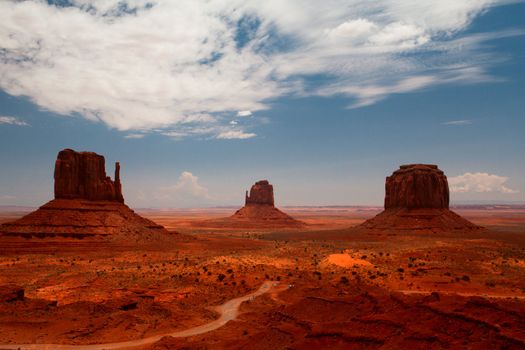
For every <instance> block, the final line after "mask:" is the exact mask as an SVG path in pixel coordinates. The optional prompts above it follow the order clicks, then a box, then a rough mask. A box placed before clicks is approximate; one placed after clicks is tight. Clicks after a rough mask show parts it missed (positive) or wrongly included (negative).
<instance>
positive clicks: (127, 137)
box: [124, 134, 146, 139]
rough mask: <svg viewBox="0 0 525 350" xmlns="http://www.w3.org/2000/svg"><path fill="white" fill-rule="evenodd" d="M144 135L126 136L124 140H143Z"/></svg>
mask: <svg viewBox="0 0 525 350" xmlns="http://www.w3.org/2000/svg"><path fill="white" fill-rule="evenodd" d="M145 136H146V135H145V134H127V135H124V138H125V139H143V138H144V137H145Z"/></svg>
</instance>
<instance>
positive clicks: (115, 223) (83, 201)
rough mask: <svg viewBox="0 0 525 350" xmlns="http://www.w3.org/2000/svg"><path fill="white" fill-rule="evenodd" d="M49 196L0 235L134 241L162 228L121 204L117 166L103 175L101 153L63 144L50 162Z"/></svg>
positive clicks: (9, 224) (104, 171) (146, 237)
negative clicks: (52, 168) (52, 194)
mask: <svg viewBox="0 0 525 350" xmlns="http://www.w3.org/2000/svg"><path fill="white" fill-rule="evenodd" d="M54 178H55V199H54V200H51V201H50V202H48V203H46V204H44V205H43V206H41V207H40V208H39V209H38V210H36V211H34V212H32V213H30V214H28V215H26V216H24V217H22V218H21V219H19V220H16V221H14V222H10V223H5V224H3V225H1V226H0V236H21V237H25V238H31V237H40V238H45V237H72V238H85V237H99V238H101V237H109V238H112V237H118V238H124V239H130V240H131V241H133V240H136V241H140V240H142V239H148V238H150V237H153V236H155V235H157V234H159V233H161V234H164V233H167V231H166V230H165V229H164V227H162V226H160V225H157V224H155V223H154V222H153V221H150V220H148V219H145V218H143V217H141V216H139V215H137V214H136V213H135V212H134V211H133V210H131V209H130V208H129V207H128V206H127V205H125V204H124V197H123V196H122V186H121V183H120V165H119V163H116V165H115V180H114V181H113V180H111V178H110V177H109V176H106V170H105V160H104V157H103V156H101V155H98V154H96V153H93V152H75V151H73V150H71V149H65V150H62V151H60V152H59V153H58V156H57V160H56V162H55V173H54Z"/></svg>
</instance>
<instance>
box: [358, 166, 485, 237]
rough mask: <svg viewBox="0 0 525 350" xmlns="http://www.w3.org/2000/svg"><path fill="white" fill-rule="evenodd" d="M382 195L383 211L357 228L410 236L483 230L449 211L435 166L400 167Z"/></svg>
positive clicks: (446, 194) (443, 184)
mask: <svg viewBox="0 0 525 350" xmlns="http://www.w3.org/2000/svg"><path fill="white" fill-rule="evenodd" d="M385 192H386V193H385V210H384V211H383V212H381V213H379V214H378V215H376V216H375V217H374V218H372V219H370V220H367V221H365V222H364V223H363V224H361V225H360V226H359V227H360V228H366V229H371V230H378V231H396V230H400V231H412V232H415V231H417V232H436V231H464V230H478V229H482V227H479V226H477V225H474V224H473V223H471V222H470V221H468V220H466V219H464V218H462V217H461V216H459V215H458V214H456V213H454V212H453V211H451V210H449V209H448V208H449V190H448V182H447V177H446V176H445V174H444V173H443V171H441V170H439V169H438V167H437V165H429V164H410V165H402V166H401V167H400V168H399V170H397V171H395V172H394V173H393V174H392V175H391V176H389V177H387V178H386V184H385Z"/></svg>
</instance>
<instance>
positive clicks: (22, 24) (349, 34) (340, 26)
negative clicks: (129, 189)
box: [0, 0, 522, 138]
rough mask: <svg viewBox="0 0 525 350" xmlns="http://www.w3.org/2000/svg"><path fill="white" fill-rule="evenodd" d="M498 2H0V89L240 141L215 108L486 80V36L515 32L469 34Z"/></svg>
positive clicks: (92, 115)
mask: <svg viewBox="0 0 525 350" xmlns="http://www.w3.org/2000/svg"><path fill="white" fill-rule="evenodd" d="M507 2H509V1H507V0H502V1H496V0H472V1H457V0H443V1H432V2H421V1H416V0H402V1H393V0H379V1H374V2H369V1H365V0H354V1H350V2H349V1H346V0H327V1H324V2H322V3H320V2H319V1H317V0H301V1H299V0H289V1H281V0H268V1H255V0H248V1H241V0H231V1H204V0H179V1H168V0H89V1H88V0H66V1H51V0H50V1H41V0H28V1H15V0H5V1H1V2H0V88H1V89H2V90H4V91H6V92H7V93H9V94H11V95H15V96H28V97H29V98H30V99H31V100H32V101H33V102H34V103H36V104H37V105H39V106H40V107H42V108H45V109H47V110H50V111H53V112H55V113H59V114H64V115H69V114H73V113H78V114H80V115H82V116H84V117H85V118H88V119H90V120H93V121H101V122H104V123H105V124H107V125H108V126H110V127H112V128H116V129H119V130H123V131H128V130H135V131H137V130H140V131H145V130H148V131H156V132H160V133H163V134H168V136H170V135H169V134H171V136H172V137H174V136H173V135H175V133H178V135H179V137H191V136H202V135H203V134H206V133H205V132H204V133H203V130H206V129H208V130H209V132H208V133H207V134H209V135H212V136H211V137H212V138H229V137H224V135H237V136H240V137H237V138H246V135H254V134H253V133H250V132H247V131H246V130H245V129H244V126H243V128H240V127H239V126H238V125H237V126H234V125H230V124H229V122H230V120H231V118H230V119H228V118H224V117H223V116H225V115H229V116H234V115H236V116H237V117H248V116H251V115H252V113H253V112H255V111H260V110H264V109H267V108H269V104H268V102H267V101H268V100H269V99H273V98H276V97H280V96H284V95H324V96H333V95H343V96H346V97H347V98H348V99H349V106H350V107H351V108H360V107H364V106H368V105H371V104H374V103H377V102H378V101H381V100H382V99H385V98H387V97H388V96H390V95H392V94H399V93H410V92H413V91H419V90H421V89H425V88H429V87H432V86H436V85H440V84H457V83H476V82H480V81H490V80H494V79H495V78H494V77H492V76H490V75H489V74H488V73H487V72H488V68H490V67H491V65H493V64H497V63H498V56H496V55H493V54H491V53H490V52H487V51H486V49H485V47H484V43H485V42H486V41H487V40H491V39H494V38H497V37H501V36H509V35H518V34H522V33H519V32H506V33H481V34H466V33H465V32H464V29H466V28H468V26H469V25H470V24H471V22H472V21H473V19H475V18H476V17H477V16H479V15H480V14H482V13H484V12H485V11H488V10H489V9H490V8H491V7H493V6H497V5H500V4H504V3H507ZM58 4H60V5H58ZM319 76H322V77H323V79H322V82H321V81H320V80H318V79H313V78H312V77H319ZM252 119H255V118H250V120H252ZM211 128H213V129H215V131H210V129H211ZM174 130H175V131H174ZM220 135H223V136H222V137H219V136H220ZM250 137H253V136H250Z"/></svg>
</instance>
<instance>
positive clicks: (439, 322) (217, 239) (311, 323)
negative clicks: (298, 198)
mask: <svg viewBox="0 0 525 350" xmlns="http://www.w3.org/2000/svg"><path fill="white" fill-rule="evenodd" d="M283 209H284V211H286V212H287V213H288V214H290V215H292V216H293V217H294V218H297V219H298V220H301V221H304V222H306V223H307V224H308V226H307V227H306V228H302V229H301V230H290V229H288V230H277V229H271V230H270V229H266V230H265V229H261V230H243V229H227V228H221V229H213V228H206V227H202V226H199V227H196V226H194V225H193V222H196V221H202V220H207V219H213V218H219V217H223V216H227V215H228V213H229V211H231V209H220V210H219V209H216V210H193V211H143V212H141V214H142V215H144V216H146V217H148V218H149V219H152V220H153V221H155V222H157V223H159V224H162V225H165V226H166V227H167V228H168V229H169V230H177V231H178V232H180V233H181V234H180V235H174V237H175V236H176V237H177V238H176V239H177V241H176V242H174V244H171V245H167V244H165V243H162V244H161V243H158V244H157V243H154V242H153V243H151V244H148V245H146V244H144V245H136V244H129V245H125V244H122V243H118V242H104V241H96V240H89V239H87V240H86V239H84V240H76V239H71V238H54V239H39V238H31V239H23V238H16V237H11V238H9V237H8V238H3V239H2V240H1V242H0V248H1V255H0V269H1V271H2V273H1V274H0V285H2V286H3V287H2V290H1V292H0V344H11V345H10V346H9V347H10V348H11V347H13V346H15V345H16V344H28V343H47V344H69V345H74V344H77V345H80V344H102V343H111V342H122V341H128V340H137V339H143V338H147V337H150V336H159V339H156V340H155V341H154V342H151V343H148V344H144V345H141V346H138V347H136V348H138V349H179V348H187V349H284V348H290V349H327V348H330V349H398V348H406V349H408V348H410V349H442V348H450V349H456V348H459V349H461V348H465V349H467V348H469V349H524V348H525V208H521V207H498V208H486V207H471V208H462V209H454V210H455V211H456V212H458V213H459V214H461V215H463V216H464V217H466V218H467V219H469V220H471V221H472V222H474V223H475V224H478V225H483V226H485V227H487V228H488V230H487V231H483V232H468V233H465V234H457V233H455V234H454V235H452V234H449V233H446V232H444V233H439V234H425V235H409V234H396V233H388V232H386V233H384V232H381V233H377V234H364V233H362V232H357V231H355V230H352V229H347V228H348V227H349V226H353V225H356V224H359V223H361V222H363V221H364V220H365V219H368V218H370V217H372V216H373V215H375V214H376V213H377V212H379V211H380V209H379V208H283ZM18 216H20V213H15V214H12V213H7V214H5V213H4V214H2V218H1V219H0V220H1V221H3V222H5V221H6V220H7V219H12V218H14V217H18ZM265 281H270V282H271V283H272V287H271V288H270V289H269V290H268V291H267V292H265V293H264V294H261V295H258V296H257V297H249V298H248V299H247V300H246V301H244V302H243V303H241V304H240V313H239V315H238V317H236V318H235V320H232V321H229V322H227V323H226V324H225V325H224V326H222V327H219V328H217V329H214V330H210V331H209V332H206V333H201V334H198V335H193V336H189V337H170V336H166V337H162V336H163V335H168V334H172V333H174V332H177V331H184V330H187V329H190V328H192V327H197V326H200V325H206V324H209V323H211V322H214V321H215V320H217V319H219V317H220V316H221V311H220V310H219V309H217V308H216V307H217V306H218V305H221V304H224V303H225V302H227V301H229V300H232V299H235V298H239V297H243V296H249V295H250V293H253V292H255V291H257V290H258V289H259V287H260V286H261V285H263V283H264V282H265ZM273 283H275V285H273ZM20 289H23V291H24V296H23V297H21V296H20V295H17V294H16V291H18V290H20ZM13 344H14V345H13ZM0 348H1V347H0ZM6 348H7V347H6ZM95 348H97V347H95ZM99 348H104V346H103V345H100V347H99Z"/></svg>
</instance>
